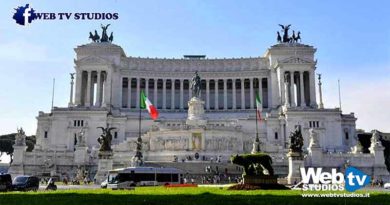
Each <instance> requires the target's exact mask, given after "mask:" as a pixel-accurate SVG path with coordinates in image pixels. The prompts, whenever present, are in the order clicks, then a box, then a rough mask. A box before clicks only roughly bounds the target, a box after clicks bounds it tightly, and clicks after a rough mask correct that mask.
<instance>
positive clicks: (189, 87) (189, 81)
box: [188, 79, 192, 100]
mask: <svg viewBox="0 0 390 205" xmlns="http://www.w3.org/2000/svg"><path fill="white" fill-rule="evenodd" d="M191 82H192V81H191V79H189V80H188V100H191V98H192V90H191Z"/></svg>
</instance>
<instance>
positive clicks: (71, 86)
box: [68, 73, 74, 107]
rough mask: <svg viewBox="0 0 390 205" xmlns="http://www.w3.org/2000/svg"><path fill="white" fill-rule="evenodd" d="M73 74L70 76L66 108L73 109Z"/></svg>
mask: <svg viewBox="0 0 390 205" xmlns="http://www.w3.org/2000/svg"><path fill="white" fill-rule="evenodd" d="M73 75H74V73H71V74H70V97H69V103H68V107H73V85H74V77H73Z"/></svg>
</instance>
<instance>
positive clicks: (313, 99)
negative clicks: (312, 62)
mask: <svg viewBox="0 0 390 205" xmlns="http://www.w3.org/2000/svg"><path fill="white" fill-rule="evenodd" d="M309 79H310V80H309V85H310V106H312V107H317V100H316V84H315V77H314V70H310V71H309Z"/></svg>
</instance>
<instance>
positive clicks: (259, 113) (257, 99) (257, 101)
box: [256, 93, 262, 121]
mask: <svg viewBox="0 0 390 205" xmlns="http://www.w3.org/2000/svg"><path fill="white" fill-rule="evenodd" d="M261 110H262V106H261V99H260V96H259V93H256V112H257V118H258V119H259V121H261Z"/></svg>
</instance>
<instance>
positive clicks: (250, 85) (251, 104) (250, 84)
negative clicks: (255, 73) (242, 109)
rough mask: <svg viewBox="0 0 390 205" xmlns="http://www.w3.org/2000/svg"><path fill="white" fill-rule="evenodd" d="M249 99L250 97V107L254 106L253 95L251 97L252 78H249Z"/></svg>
mask: <svg viewBox="0 0 390 205" xmlns="http://www.w3.org/2000/svg"><path fill="white" fill-rule="evenodd" d="M249 92H250V94H249V99H250V101H251V102H250V106H251V109H253V108H254V106H253V104H254V97H253V93H254V92H253V78H249Z"/></svg>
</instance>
